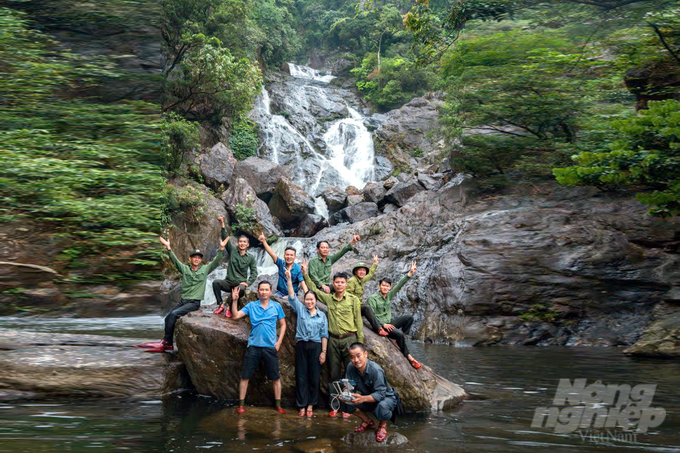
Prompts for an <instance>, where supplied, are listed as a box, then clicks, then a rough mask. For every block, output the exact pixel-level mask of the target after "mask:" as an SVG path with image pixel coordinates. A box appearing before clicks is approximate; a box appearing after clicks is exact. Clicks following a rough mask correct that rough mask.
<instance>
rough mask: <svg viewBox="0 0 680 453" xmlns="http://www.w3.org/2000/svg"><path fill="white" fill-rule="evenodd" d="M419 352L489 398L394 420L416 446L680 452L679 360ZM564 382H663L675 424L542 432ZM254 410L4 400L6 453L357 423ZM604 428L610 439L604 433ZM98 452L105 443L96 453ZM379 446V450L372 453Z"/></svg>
mask: <svg viewBox="0 0 680 453" xmlns="http://www.w3.org/2000/svg"><path fill="white" fill-rule="evenodd" d="M10 327H11V328H15V329H16V328H23V329H26V330H31V331H43V332H62V333H89V334H105V335H116V336H126V337H149V338H154V337H157V336H158V334H159V333H160V330H159V327H160V318H158V317H141V318H130V319H118V320H115V319H109V320H104V319H100V320H75V319H73V320H64V319H62V320H54V319H46V320H38V319H35V318H31V319H28V318H24V319H17V318H0V329H2V328H10ZM411 349H412V352H413V354H414V355H415V356H416V357H417V358H418V359H419V360H421V361H422V362H424V363H426V364H427V365H429V366H431V367H432V368H433V369H435V371H437V372H438V373H439V374H441V375H443V376H444V377H446V378H448V379H450V380H452V381H453V382H456V383H458V384H461V385H463V386H464V388H465V389H466V390H467V391H468V392H469V393H472V394H473V395H482V396H483V397H484V398H485V399H474V400H469V401H466V402H465V403H464V404H462V405H461V406H459V407H457V408H456V409H454V410H452V411H450V412H446V413H441V414H428V415H408V416H405V417H403V418H400V419H399V420H397V423H396V425H390V427H389V430H390V431H398V432H399V433H401V434H403V435H405V436H406V437H407V438H408V439H409V440H410V444H409V445H408V446H407V447H406V448H399V449H397V450H395V451H416V452H459V451H460V452H545V451H548V450H549V451H551V452H553V453H560V452H623V451H631V452H633V451H641V452H644V451H649V452H680V446H679V445H680V416H679V414H680V392H678V383H679V381H680V378H679V376H680V363H678V362H672V361H661V360H641V359H632V358H628V357H626V356H624V355H623V354H622V353H621V350H620V349H614V348H565V347H548V348H536V347H518V348H511V347H499V348H456V347H453V346H445V345H427V344H419V343H413V344H412V345H411ZM561 378H568V379H572V380H573V379H576V378H587V379H588V383H591V382H594V381H596V380H600V381H602V382H603V383H604V384H629V385H631V386H634V385H636V384H657V388H656V393H655V394H654V398H653V402H652V406H657V407H663V408H664V409H665V410H666V417H665V420H664V422H663V423H662V424H661V425H660V426H659V427H657V428H652V429H650V430H649V432H648V433H646V434H638V435H637V436H632V435H630V434H628V435H626V434H625V433H624V432H623V431H621V430H620V429H618V430H609V433H606V432H605V431H600V432H596V433H593V432H592V430H581V431H580V432H574V433H569V434H557V433H555V432H554V430H553V429H550V428H532V427H531V424H532V419H533V417H534V411H535V409H536V408H537V407H542V406H551V405H552V400H553V397H554V395H555V390H556V387H557V385H558V381H559V379H561ZM288 409H289V414H288V415H286V416H284V417H281V416H276V415H273V411H271V413H270V412H268V409H264V408H262V409H252V410H249V412H248V413H247V414H246V415H247V416H246V417H238V416H237V415H236V413H235V409H234V408H233V407H231V406H230V405H229V404H225V403H222V402H219V401H216V400H214V399H212V398H206V397H201V396H196V395H189V394H182V395H177V396H174V397H170V398H167V399H165V400H163V401H161V400H152V401H148V400H142V399H139V400H136V399H126V400H101V399H98V400H86V399H85V400H63V399H61V400H51V401H44V400H41V401H34V402H31V401H10V402H0V452H26V453H29V452H30V453H34V452H36V453H37V452H91V451H97V449H98V450H99V451H106V452H109V451H111V452H115V451H131V452H176V453H183V452H198V451H213V452H246V451H248V452H251V451H272V452H293V451H301V450H300V449H301V447H304V446H309V445H316V444H320V445H324V444H333V448H334V451H336V452H338V453H341V452H346V451H359V450H357V449H354V450H350V449H349V448H348V447H343V446H342V444H340V443H339V442H338V441H339V440H340V438H341V437H342V436H343V435H344V434H346V433H347V432H349V431H351V430H352V429H353V428H354V426H355V425H356V422H354V421H353V420H352V421H346V420H329V419H328V418H327V417H325V413H324V412H323V411H317V412H316V414H317V415H316V416H315V418H314V419H312V420H304V421H302V420H300V419H299V418H298V417H297V415H296V414H295V409H294V408H288ZM602 433H604V434H605V437H604V438H603V437H601V436H600V434H602ZM592 434H596V435H595V436H592ZM93 449H94V450H93ZM366 451H376V450H366Z"/></svg>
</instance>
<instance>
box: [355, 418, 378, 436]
mask: <svg viewBox="0 0 680 453" xmlns="http://www.w3.org/2000/svg"><path fill="white" fill-rule="evenodd" d="M373 427H375V422H374V421H373V420H370V421H367V422H361V425H359V426H357V427H356V429H355V430H354V432H355V433H363V432H364V431H366V430H367V429H371V428H373Z"/></svg>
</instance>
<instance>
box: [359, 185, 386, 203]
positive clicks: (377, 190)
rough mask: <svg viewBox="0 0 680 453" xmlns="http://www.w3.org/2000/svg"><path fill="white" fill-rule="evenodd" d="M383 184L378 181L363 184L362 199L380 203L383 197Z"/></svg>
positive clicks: (384, 192)
mask: <svg viewBox="0 0 680 453" xmlns="http://www.w3.org/2000/svg"><path fill="white" fill-rule="evenodd" d="M386 193H387V190H385V186H384V185H383V184H382V183H379V182H369V183H367V184H366V185H365V186H364V201H370V202H371V203H375V204H377V205H380V204H381V203H382V202H383V198H385V194H386Z"/></svg>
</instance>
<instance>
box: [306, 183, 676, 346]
mask: <svg viewBox="0 0 680 453" xmlns="http://www.w3.org/2000/svg"><path fill="white" fill-rule="evenodd" d="M397 184H399V183H397ZM397 184H395V187H396V186H397ZM388 206H389V205H388ZM391 209H394V208H391ZM385 211H388V209H387V208H386V209H385ZM677 229H678V220H677V219H667V220H664V219H655V218H651V217H649V216H647V215H646V213H645V208H644V207H643V206H641V205H640V204H639V203H638V202H637V201H635V200H631V199H626V198H622V197H621V198H620V197H612V196H605V195H596V194H594V193H593V192H591V191H589V190H584V189H565V188H562V187H559V186H557V185H546V186H542V187H541V188H539V191H538V192H536V190H535V189H534V190H532V192H531V193H526V194H524V193H522V192H514V193H508V194H505V195H498V196H495V197H493V198H486V199H480V198H479V196H478V195H477V190H476V188H475V184H474V180H470V179H468V178H465V177H456V178H454V179H453V180H452V181H450V182H449V183H447V184H446V185H445V186H443V187H442V188H441V189H439V190H438V191H436V192H435V191H425V190H422V191H420V192H418V193H416V194H415V195H414V196H413V197H411V198H409V199H408V201H407V202H406V204H404V205H403V206H402V207H401V208H400V209H399V210H398V211H393V212H389V213H388V214H383V215H378V216H375V217H371V218H368V219H366V220H362V221H358V222H355V223H353V224H351V225H348V224H338V225H336V226H333V227H331V228H328V229H326V230H323V231H321V232H320V233H319V234H318V235H317V237H318V238H319V239H322V238H323V239H325V240H328V241H329V243H330V246H331V249H332V250H335V249H337V248H338V247H340V246H341V245H342V244H343V239H345V238H347V237H349V236H350V234H351V232H352V231H356V232H357V233H358V234H359V235H361V236H362V240H361V241H360V242H359V243H357V245H356V246H355V249H357V251H358V253H359V256H358V257H357V256H356V255H351V256H345V257H344V258H343V259H342V260H340V261H339V262H338V263H337V264H335V265H334V268H333V270H334V272H335V271H337V272H340V271H345V272H348V271H350V270H351V266H352V264H353V262H354V261H356V260H357V259H368V258H369V257H370V256H371V254H372V253H376V252H377V253H379V255H380V258H381V261H380V265H379V267H378V271H377V272H376V276H375V278H374V279H373V280H372V281H371V282H369V283H367V285H366V289H365V294H366V295H370V294H372V293H373V292H375V291H376V290H377V283H376V282H377V281H378V280H379V279H380V278H382V277H384V276H385V277H391V278H393V279H394V280H395V281H396V280H398V279H399V278H400V277H401V276H402V275H403V274H404V273H406V271H407V270H408V263H409V262H410V261H411V260H417V261H418V271H417V273H416V275H415V276H414V278H413V279H412V280H411V281H410V282H409V283H408V284H407V285H406V286H405V288H404V289H402V291H401V292H400V293H399V295H398V296H397V298H396V299H395V301H394V305H393V313H394V315H400V314H406V313H409V314H413V315H414V317H415V323H414V327H413V331H412V332H413V334H414V337H415V338H418V339H421V340H433V341H446V342H452V343H455V342H457V341H465V342H467V343H470V344H474V343H477V342H479V343H480V344H516V345H522V344H526V345H576V344H585V345H589V344H593V345H603V346H606V345H608V346H613V345H631V344H632V343H634V342H635V341H636V340H637V338H638V337H639V336H640V335H641V334H642V331H643V330H644V327H645V326H646V325H647V324H648V323H649V322H650V320H651V319H652V308H653V307H654V306H655V304H658V303H660V302H661V301H663V300H664V299H666V298H668V297H671V296H669V294H672V292H669V290H670V289H671V286H672V282H673V281H677V280H678V277H679V275H678V269H680V266H679V265H678V264H680V263H679V261H680V260H679V259H678V256H677V254H674V253H672V252H671V251H666V247H667V248H668V250H672V243H673V241H674V237H675V236H674V234H675V231H676V230H677ZM313 239H314V240H315V239H316V238H313Z"/></svg>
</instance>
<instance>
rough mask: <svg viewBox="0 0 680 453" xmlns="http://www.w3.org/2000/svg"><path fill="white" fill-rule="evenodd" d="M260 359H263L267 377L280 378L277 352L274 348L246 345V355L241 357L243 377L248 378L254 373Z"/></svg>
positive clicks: (271, 379)
mask: <svg viewBox="0 0 680 453" xmlns="http://www.w3.org/2000/svg"><path fill="white" fill-rule="evenodd" d="M260 360H263V361H264V369H265V370H266V371H267V379H269V380H270V381H276V380H278V379H281V375H280V374H279V353H278V351H277V350H276V348H263V347H260V346H248V349H246V356H245V358H244V359H243V372H242V373H241V377H242V378H243V379H250V378H252V377H253V374H255V370H257V367H258V365H259V364H260Z"/></svg>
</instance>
